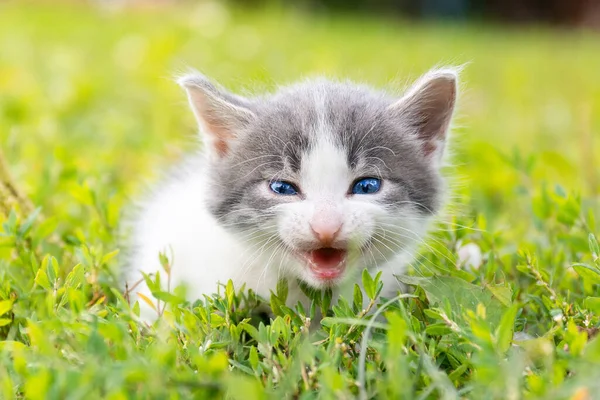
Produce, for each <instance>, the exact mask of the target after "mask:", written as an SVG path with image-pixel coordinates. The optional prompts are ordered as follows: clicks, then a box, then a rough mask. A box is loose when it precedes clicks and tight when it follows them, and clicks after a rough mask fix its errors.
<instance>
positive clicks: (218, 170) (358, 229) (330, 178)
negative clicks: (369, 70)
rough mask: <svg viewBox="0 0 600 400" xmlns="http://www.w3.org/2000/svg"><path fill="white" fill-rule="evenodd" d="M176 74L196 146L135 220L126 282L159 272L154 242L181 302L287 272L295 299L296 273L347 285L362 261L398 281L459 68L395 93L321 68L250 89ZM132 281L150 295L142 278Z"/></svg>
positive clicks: (427, 194) (432, 177) (391, 283)
mask: <svg viewBox="0 0 600 400" xmlns="http://www.w3.org/2000/svg"><path fill="white" fill-rule="evenodd" d="M179 84H180V85H181V86H182V87H183V88H184V89H185V90H186V91H187V95H188V99H189V103H190V105H191V108H192V111H193V112H194V114H195V116H196V119H197V121H198V124H199V127H200V132H201V136H202V139H203V143H204V146H203V148H202V151H201V152H200V153H198V154H197V155H194V156H193V157H191V159H190V160H188V161H186V162H185V163H184V168H182V169H181V172H180V173H178V174H176V176H175V177H173V178H171V179H169V180H167V181H166V182H163V183H162V184H161V185H159V186H158V187H157V188H156V190H155V192H154V194H153V196H151V198H149V199H148V200H147V201H146V202H145V203H144V204H143V206H142V210H141V213H140V214H139V216H138V217H137V219H136V220H135V221H134V234H133V239H132V248H133V253H132V258H131V263H130V264H131V265H130V268H129V270H130V274H129V276H128V283H129V286H130V287H131V286H132V285H134V284H135V282H138V281H139V279H140V277H141V274H140V271H143V272H145V273H154V272H156V271H162V267H161V265H160V262H159V253H161V252H162V253H166V254H168V255H171V254H172V257H173V258H172V260H171V267H170V268H171V277H170V281H171V282H170V285H171V286H172V287H173V286H176V285H181V284H183V285H186V286H187V296H188V297H189V299H190V300H191V301H193V300H196V299H198V298H201V297H202V295H203V294H210V293H214V292H216V291H217V287H218V283H226V282H227V281H228V280H229V279H231V280H233V282H234V284H235V285H236V287H240V286H241V285H242V284H246V287H247V288H251V289H253V290H254V291H255V292H257V293H258V294H259V295H262V296H264V297H266V298H268V296H269V295H270V291H271V290H273V291H275V287H276V285H277V281H278V280H279V279H280V278H287V280H288V285H289V295H288V303H290V304H291V305H294V304H296V303H297V302H298V301H305V300H306V299H305V298H304V295H303V294H302V292H301V290H299V286H298V281H301V282H304V283H306V284H307V285H309V286H311V287H314V288H325V287H332V288H334V289H335V293H336V294H339V293H346V290H352V288H353V285H354V283H357V282H358V281H359V279H358V277H359V276H360V272H361V271H362V270H363V269H364V268H369V269H370V270H371V271H373V272H375V271H378V270H381V271H382V273H383V275H382V276H383V278H382V279H383V282H384V291H387V295H391V293H390V292H392V291H396V290H398V284H397V282H396V280H395V278H394V277H393V275H394V274H398V273H401V272H402V271H403V270H404V268H405V266H406V264H407V263H408V262H410V260H411V256H412V254H413V252H414V250H415V248H416V246H417V245H418V243H419V242H420V241H421V239H422V238H423V236H424V234H425V233H426V230H427V226H428V223H429V222H430V221H431V219H432V217H433V216H434V215H435V214H436V213H437V212H438V211H439V209H440V207H441V206H442V199H443V192H444V181H443V178H442V175H441V174H440V171H439V169H440V166H441V160H442V155H443V153H444V145H445V143H446V138H447V135H448V130H449V125H450V122H451V119H452V115H453V111H454V106H455V103H456V97H457V72H456V70H455V69H437V70H433V71H430V72H429V73H427V74H425V75H424V76H423V77H421V78H420V79H419V80H418V81H417V82H416V83H415V84H414V85H413V86H412V87H411V88H410V89H409V90H408V91H407V92H406V93H405V94H403V95H402V96H395V95H391V94H388V93H384V92H381V91H377V90H374V89H371V88H369V87H366V86H362V85H356V84H351V83H339V82H333V81H329V80H325V79H317V80H308V81H305V82H301V83H298V84H295V85H291V86H288V87H283V88H280V89H279V90H278V91H277V92H275V93H273V94H268V95H261V96H256V97H251V98H245V97H241V96H238V95H235V94H232V93H229V92H227V91H226V90H224V89H223V88H221V87H219V86H217V85H215V84H214V83H211V82H210V81H209V80H208V79H207V78H205V77H204V76H202V75H200V74H191V75H188V76H184V77H183V78H181V79H180V80H179ZM162 275H163V279H162V281H163V283H164V284H166V278H164V272H162ZM133 292H140V293H142V294H143V295H145V296H146V297H148V298H152V296H151V293H150V291H149V290H148V288H147V287H146V286H145V284H140V285H138V286H137V287H136V288H135V290H134V291H133ZM348 293H351V292H348ZM140 305H141V306H142V308H143V310H142V311H143V317H144V318H146V319H153V318H154V317H155V314H156V313H155V311H153V310H151V308H150V307H149V306H147V305H146V303H145V302H143V301H141V302H140Z"/></svg>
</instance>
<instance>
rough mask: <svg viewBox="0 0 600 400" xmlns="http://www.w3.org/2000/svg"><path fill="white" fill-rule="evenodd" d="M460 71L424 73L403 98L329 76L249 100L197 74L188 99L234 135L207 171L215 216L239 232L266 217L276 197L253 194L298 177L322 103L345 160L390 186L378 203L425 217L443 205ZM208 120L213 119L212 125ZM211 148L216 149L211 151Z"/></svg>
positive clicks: (188, 82)
mask: <svg viewBox="0 0 600 400" xmlns="http://www.w3.org/2000/svg"><path fill="white" fill-rule="evenodd" d="M456 78H457V76H456V73H455V72H454V70H450V69H447V70H437V71H433V72H430V73H429V74H427V75H425V76H424V77H423V78H422V79H421V80H420V81H418V82H417V83H416V84H415V86H413V88H411V89H410V90H409V91H408V92H407V93H406V94H405V95H404V96H394V95H390V94H389V93H385V92H382V91H376V90H373V89H371V88H369V87H367V86H363V85H357V84H353V83H349V82H345V83H341V82H333V81H329V80H325V79H316V80H308V81H305V82H302V83H298V84H295V85H292V86H289V87H284V88H282V89H280V90H279V91H277V92H276V93H274V94H268V95H263V96H259V97H255V98H251V99H246V98H242V97H240V96H236V95H233V94H230V93H228V92H227V91H225V90H224V89H222V88H219V87H217V86H216V85H214V84H212V83H211V82H210V81H209V80H207V79H206V78H205V77H203V76H202V75H200V74H192V75H188V76H186V77H183V78H181V79H180V80H179V82H180V84H181V85H182V86H184V87H185V88H186V89H187V90H188V94H189V96H190V99H191V100H192V102H193V101H194V97H196V98H198V97H199V98H202V104H203V107H204V110H203V111H202V115H199V114H198V113H196V116H197V117H199V118H204V119H205V120H204V121H202V120H200V123H201V126H202V125H203V122H204V128H205V130H209V131H210V127H208V129H206V128H207V127H206V124H208V125H212V126H216V127H217V128H222V127H226V129H227V130H228V131H229V132H231V133H232V134H233V136H234V137H235V139H234V140H231V141H230V143H231V146H230V147H229V148H228V149H227V151H226V153H225V154H221V155H219V156H218V157H212V158H210V161H209V166H208V168H207V171H206V172H207V173H208V174H209V176H210V181H211V182H212V185H211V193H212V195H211V197H210V198H209V199H208V204H207V206H208V207H209V209H210V210H211V212H212V213H213V214H214V215H215V216H216V217H217V218H218V219H219V220H220V221H223V222H224V223H226V224H227V225H228V226H230V227H233V228H234V229H239V228H244V227H246V228H251V227H253V226H254V225H256V224H260V223H263V221H264V219H265V217H268V216H269V210H270V209H271V208H272V207H273V206H275V205H276V204H277V203H278V201H280V200H276V199H268V200H267V199H265V198H262V197H260V196H257V195H256V193H257V190H258V189H257V188H258V185H260V184H264V181H265V180H269V179H274V178H275V177H277V178H281V179H285V180H289V181H294V180H295V176H297V174H298V173H299V170H300V166H301V163H302V154H305V153H306V151H307V149H308V148H309V147H310V146H311V145H312V143H315V142H316V140H315V135H317V134H318V129H316V128H317V125H318V123H319V121H318V118H319V112H318V108H319V107H324V109H325V110H326V113H325V115H326V119H327V121H326V122H327V125H328V126H329V127H331V129H332V132H331V133H332V134H333V135H334V137H335V140H336V141H337V144H338V146H340V147H341V148H343V149H344V150H345V152H346V154H347V160H348V165H349V166H350V167H351V168H352V169H353V170H355V171H356V172H357V175H359V176H379V177H380V178H382V179H383V181H384V184H387V185H391V186H392V187H393V189H394V190H393V191H388V195H387V196H386V197H385V198H384V199H383V200H382V201H383V202H385V206H387V207H388V208H391V209H394V208H396V209H402V208H403V207H404V208H406V204H407V202H412V204H414V205H416V210H417V212H419V213H421V214H423V215H432V214H434V213H436V212H437V211H438V209H439V207H440V206H441V192H442V190H443V181H442V178H441V176H440V173H439V171H438V168H437V163H436V160H434V159H433V158H434V157H438V155H437V154H432V153H435V149H436V148H439V149H440V151H441V149H442V148H443V143H444V139H445V134H446V131H447V129H448V125H449V123H450V120H451V117H452V113H453V110H454V105H455V100H456V85H457V83H456V81H457V79H456ZM206 119H209V121H208V122H207V121H206ZM209 152H210V151H209Z"/></svg>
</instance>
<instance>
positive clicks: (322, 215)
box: [310, 211, 342, 245]
mask: <svg viewBox="0 0 600 400" xmlns="http://www.w3.org/2000/svg"><path fill="white" fill-rule="evenodd" d="M310 228H311V229H312V231H313V234H314V235H315V236H316V238H317V239H319V241H320V242H321V243H323V244H325V245H330V244H331V243H332V242H333V241H334V240H335V238H336V236H337V235H338V234H339V233H340V231H341V230H342V216H341V215H340V214H338V213H336V212H327V211H318V212H316V213H315V214H314V215H313V218H312V220H311V221H310Z"/></svg>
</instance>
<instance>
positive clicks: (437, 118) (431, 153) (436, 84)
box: [389, 68, 458, 163]
mask: <svg viewBox="0 0 600 400" xmlns="http://www.w3.org/2000/svg"><path fill="white" fill-rule="evenodd" d="M457 92H458V69H451V68H447V69H438V70H433V71H430V72H428V73H427V74H425V75H424V76H423V77H421V79H419V80H418V81H417V82H416V83H415V84H414V85H413V86H412V88H411V89H410V90H409V91H408V92H407V93H406V94H405V95H404V96H403V97H402V98H401V99H400V100H398V101H397V102H395V103H394V104H392V105H391V106H390V108H389V109H390V111H392V112H393V113H394V114H396V115H397V116H398V117H399V118H401V119H402V121H403V123H405V124H408V127H409V129H412V130H414V132H415V133H416V135H417V136H418V138H419V139H420V140H421V141H422V143H423V153H424V154H425V156H426V157H430V158H432V160H433V161H434V162H436V163H437V162H439V161H440V158H441V156H442V153H443V150H444V143H445V140H446V134H447V132H448V128H449V126H450V121H451V120H452V114H453V113H454V106H455V104H456V97H457Z"/></svg>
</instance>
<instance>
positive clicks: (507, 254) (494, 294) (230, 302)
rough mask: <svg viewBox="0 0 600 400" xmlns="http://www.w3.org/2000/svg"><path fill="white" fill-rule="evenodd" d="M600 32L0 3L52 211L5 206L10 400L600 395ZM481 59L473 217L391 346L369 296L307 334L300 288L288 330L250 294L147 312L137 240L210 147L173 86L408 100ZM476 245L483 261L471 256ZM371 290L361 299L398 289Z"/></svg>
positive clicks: (4, 358) (19, 119) (3, 59)
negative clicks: (372, 94) (139, 219)
mask: <svg viewBox="0 0 600 400" xmlns="http://www.w3.org/2000/svg"><path fill="white" fill-rule="evenodd" d="M599 39H600V37H598V35H594V34H592V33H581V32H579V33H578V32H552V31H547V30H544V29H541V28H540V29H537V28H536V29H533V28H532V29H529V30H524V29H521V30H515V29H513V30H507V29H502V28H499V27H487V26H484V25H465V24H462V25H458V24H455V25H450V24H446V25H443V24H415V23H412V22H408V21H399V20H396V21H394V20H385V19H379V20H377V19H365V18H362V17H361V16H351V15H348V16H330V17H324V16H321V17H314V16H310V15H305V14H302V13H299V12H295V13H294V12H290V11H281V10H275V9H272V10H267V11H262V12H258V11H241V10H237V11H234V10H227V9H224V8H220V7H215V6H211V5H208V6H207V5H206V4H205V5H199V6H193V7H192V6H186V7H181V8H167V9H161V10H155V11H151V10H150V11H149V10H146V11H136V12H108V11H106V12H99V11H98V10H92V9H89V8H86V7H83V6H79V7H71V8H67V7H58V6H55V7H54V9H51V8H39V7H37V8H36V7H33V6H27V5H20V6H17V5H7V4H4V5H0V146H1V148H2V150H3V152H4V154H5V157H6V159H7V163H8V165H9V167H10V170H11V173H12V175H13V178H14V181H15V182H16V184H17V185H18V186H19V188H20V189H21V190H22V191H23V192H24V193H25V194H26V195H27V197H28V198H29V199H30V200H31V202H32V204H34V206H35V208H38V207H39V208H40V210H41V212H40V214H38V215H37V217H36V215H35V214H31V213H30V212H29V211H28V208H27V207H26V206H24V207H19V206H18V204H17V203H15V202H12V201H8V200H9V199H7V198H3V199H0V204H4V203H9V204H12V205H15V208H14V210H13V211H12V212H9V211H8V210H4V209H2V208H0V222H1V223H2V224H3V228H2V231H3V232H2V233H0V339H2V340H3V341H2V342H0V397H1V398H7V399H9V398H14V397H17V398H31V399H79V398H85V399H90V398H108V399H124V398H157V399H163V398H164V399H167V398H169V399H175V398H215V397H220V396H224V395H225V394H228V395H229V396H231V397H233V398H240V399H258V398H263V397H269V398H290V397H292V398H303V399H308V398H317V397H320V398H354V397H355V396H357V395H358V394H359V393H360V392H361V388H362V389H364V394H366V396H368V397H369V398H373V397H378V398H417V399H433V398H448V399H452V398H473V399H492V398H497V399H520V398H527V399H574V400H575V399H577V400H582V399H591V398H597V396H598V393H600V369H599V368H598V367H597V366H598V363H600V339H598V338H599V337H600V336H596V334H597V332H598V328H599V327H600V318H599V316H598V314H599V313H600V292H599V288H600V261H599V260H598V254H599V253H600V250H598V244H597V241H596V240H595V238H594V235H596V237H598V234H599V233H600V228H599V226H598V224H597V223H596V220H595V216H596V218H597V217H598V215H600V213H599V212H598V211H599V206H598V195H599V193H600V161H599V160H600V73H598V71H600V40H599ZM465 62H470V65H469V66H468V67H467V68H466V70H465V72H464V77H463V79H464V83H463V85H464V92H463V96H462V98H461V104H460V114H459V118H458V120H457V125H458V127H457V129H456V133H457V134H456V138H457V140H455V143H454V148H455V150H454V151H455V153H456V160H455V164H456V165H455V167H454V169H453V172H452V173H453V174H454V175H455V176H456V177H457V179H455V181H456V184H455V195H454V198H453V207H451V212H450V214H449V216H448V217H447V218H446V219H445V220H444V221H442V222H441V223H440V224H439V226H438V228H439V229H437V230H436V231H435V232H434V234H433V236H432V239H431V240H430V241H429V242H428V245H427V246H424V247H423V251H422V254H421V256H420V257H419V259H418V261H417V262H415V263H414V265H413V268H412V269H411V274H410V276H408V277H404V278H402V279H403V280H404V281H405V282H406V283H408V284H410V285H411V286H412V287H414V288H416V290H415V291H414V293H413V294H412V295H410V296H408V297H405V298H401V299H395V300H394V299H393V300H391V301H389V302H388V303H387V304H388V306H387V308H385V309H382V313H383V314H385V318H384V319H382V320H381V321H377V322H376V323H373V324H372V325H371V327H370V328H368V329H369V331H370V333H369V334H368V335H366V334H364V333H365V330H366V329H367V324H369V321H370V319H369V317H365V316H364V313H363V310H360V309H358V308H357V307H356V306H355V305H354V302H355V299H346V300H347V302H342V304H340V305H339V306H338V307H334V308H333V310H332V311H330V314H329V317H328V318H327V319H326V320H325V321H324V322H323V324H322V325H323V327H322V329H321V330H320V331H319V332H317V333H315V335H314V336H310V335H308V334H307V332H306V330H305V329H304V328H303V326H304V325H305V324H306V323H307V320H306V316H307V315H308V316H310V314H311V310H298V309H295V310H291V309H288V308H286V307H284V306H282V300H283V299H284V297H285V290H284V286H283V285H282V286H281V287H280V288H279V290H278V293H277V294H276V295H275V296H273V298H272V299H270V303H271V305H272V306H273V309H274V311H275V314H276V315H277V318H276V319H275V320H274V321H272V322H271V323H270V324H269V325H267V326H265V325H260V324H257V323H255V322H254V321H253V320H251V318H252V317H253V316H252V313H251V309H252V307H253V306H255V305H256V302H257V301H258V300H257V299H255V298H254V297H253V296H252V295H246V294H240V295H235V294H234V290H233V289H232V288H231V287H229V288H228V289H227V290H225V289H224V288H223V290H222V292H223V294H224V296H223V297H214V298H210V299H206V301H205V302H204V303H200V304H196V305H195V306H194V305H189V304H185V303H181V301H180V299H178V297H177V296H176V295H174V296H171V297H169V298H168V301H169V302H170V303H171V305H172V308H173V311H172V312H171V313H168V314H166V315H165V316H164V318H163V319H162V320H161V322H159V323H158V324H156V325H155V326H153V327H150V328H146V327H144V326H142V325H141V324H139V323H137V322H136V318H135V313H136V308H137V307H136V306H135V305H134V304H133V303H131V304H130V303H128V302H127V301H126V300H125V299H124V298H123V296H122V295H121V293H120V291H119V289H118V287H119V286H118V284H119V283H118V281H117V279H116V278H115V276H116V275H115V271H114V269H115V266H116V265H117V264H118V260H119V257H120V256H119V254H118V250H119V242H118V240H117V239H118V238H117V232H118V230H117V229H118V224H119V221H120V218H121V213H122V211H123V210H124V208H125V207H126V205H127V204H128V202H129V201H130V200H131V199H132V198H133V197H135V195H136V194H138V193H140V191H141V190H142V189H143V187H144V183H145V182H148V181H152V179H153V177H155V176H156V172H157V171H160V169H161V168H162V167H164V166H166V165H168V164H169V163H170V162H172V161H174V160H176V159H177V158H178V157H180V156H181V154H182V152H184V151H186V150H187V149H190V148H191V147H192V145H193V143H194V139H193V135H194V131H195V126H194V121H193V118H192V116H191V114H190V112H189V111H188V110H187V106H186V104H185V99H184V96H183V94H182V93H181V90H180V89H179V88H178V87H177V86H176V85H175V84H174V83H173V81H172V80H171V76H172V75H173V74H174V73H177V72H180V71H182V70H185V69H186V68H187V67H188V66H193V67H197V68H199V69H201V70H202V71H204V72H205V73H206V74H208V75H210V76H213V77H215V78H216V79H218V80H219V81H221V82H222V83H223V84H225V85H226V86H228V87H230V88H232V89H234V90H247V91H252V90H255V89H271V88H273V86H274V85H275V83H285V82H290V81H293V80H295V79H298V78H300V77H302V76H306V75H311V74H326V75H330V76H335V77H348V78H353V79H357V80H364V81H367V82H370V83H372V84H375V85H378V86H386V85H393V86H394V87H397V88H401V87H402V86H403V84H404V83H405V82H407V81H408V80H409V79H412V78H415V77H417V76H418V75H419V74H420V73H422V72H424V71H425V70H427V69H428V68H429V67H431V66H433V65H436V64H444V63H450V64H462V63H465ZM0 193H5V192H3V191H0ZM466 243H474V244H476V245H477V246H478V247H479V248H480V249H481V250H482V252H483V255H484V262H483V265H481V266H480V267H479V268H477V269H474V268H470V267H467V266H464V265H461V264H460V263H459V262H458V261H457V248H459V247H460V246H461V245H464V244H466ZM364 279H365V283H366V285H365V286H366V288H367V289H366V290H365V293H360V294H359V293H356V294H355V297H356V300H357V301H358V300H359V298H360V297H361V296H363V297H364V298H369V299H372V301H371V305H372V307H373V309H376V308H377V307H378V305H380V304H382V303H384V302H387V301H388V300H389V299H380V298H379V297H377V293H378V290H379V289H380V284H379V283H378V282H377V281H376V280H375V281H373V280H372V279H371V278H370V277H368V276H365V277H364ZM238 289H239V288H235V290H236V291H237V290H238ZM267 300H268V299H267ZM328 304H329V298H328V295H327V294H326V293H325V294H324V295H323V298H318V299H317V298H316V299H315V302H314V307H315V308H317V307H322V308H324V309H328V308H329V306H328ZM513 331H514V332H525V333H527V334H528V335H529V336H526V335H523V334H522V333H520V334H518V335H517V337H516V339H519V340H515V341H514V342H512V341H511V339H512V338H513ZM361 357H362V359H361ZM363 363H364V364H363ZM360 382H364V383H365V386H361V385H360Z"/></svg>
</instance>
